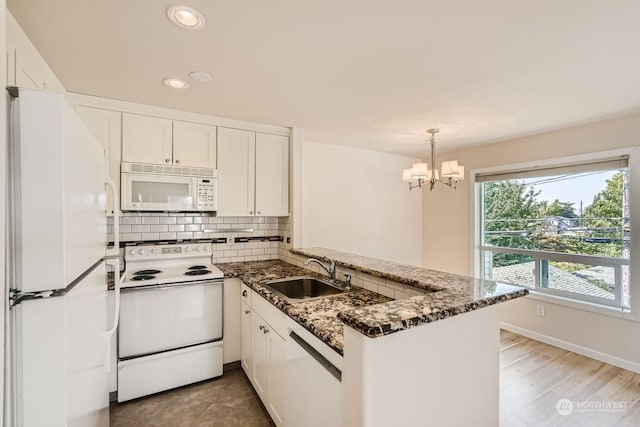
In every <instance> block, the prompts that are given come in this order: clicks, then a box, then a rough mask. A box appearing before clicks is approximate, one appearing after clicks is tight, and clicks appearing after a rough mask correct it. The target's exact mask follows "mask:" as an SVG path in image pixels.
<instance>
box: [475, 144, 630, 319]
mask: <svg viewBox="0 0 640 427" xmlns="http://www.w3.org/2000/svg"><path fill="white" fill-rule="evenodd" d="M628 183H629V169H628V158H627V157H626V156H625V157H621V158H616V159H610V160H604V161H598V162H592V163H587V164H579V165H567V166H562V167H550V168H536V169H531V170H519V171H509V172H502V173H485V174H480V173H479V174H477V175H476V187H477V191H478V200H479V203H478V207H477V211H478V212H477V214H478V223H479V225H480V230H479V231H480V234H479V238H480V244H479V246H478V248H479V250H478V255H479V258H478V259H479V268H480V274H481V275H482V276H483V277H485V278H488V279H493V280H497V281H501V282H507V283H515V284H519V285H522V286H526V287H528V288H530V289H532V290H535V291H537V292H542V293H547V294H554V295H559V296H564V297H569V298H572V299H576V300H581V301H589V302H596V303H600V304H606V305H610V306H615V307H629V305H630V293H629V279H630V278H629V255H630V239H629V236H630V227H629V194H630V193H629V184H628Z"/></svg>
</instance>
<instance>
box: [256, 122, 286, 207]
mask: <svg viewBox="0 0 640 427" xmlns="http://www.w3.org/2000/svg"><path fill="white" fill-rule="evenodd" d="M255 192H256V214H257V215H263V216H287V215H289V138H288V137H286V136H282V135H270V134H266V133H256V191H255Z"/></svg>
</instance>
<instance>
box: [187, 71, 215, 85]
mask: <svg viewBox="0 0 640 427" xmlns="http://www.w3.org/2000/svg"><path fill="white" fill-rule="evenodd" d="M189 77H191V78H192V79H193V80H195V81H197V82H200V83H207V82H210V81H211V76H210V75H209V74H207V73H204V72H202V71H193V72H191V73H189Z"/></svg>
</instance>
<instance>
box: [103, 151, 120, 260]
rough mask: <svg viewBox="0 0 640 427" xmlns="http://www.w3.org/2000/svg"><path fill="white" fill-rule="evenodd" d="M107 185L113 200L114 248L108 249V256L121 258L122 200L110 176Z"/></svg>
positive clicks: (107, 177) (106, 181)
mask: <svg viewBox="0 0 640 427" xmlns="http://www.w3.org/2000/svg"><path fill="white" fill-rule="evenodd" d="M107 164H108V163H107ZM105 184H107V187H109V189H111V196H112V200H113V248H112V249H107V256H120V200H119V198H118V189H117V188H116V185H115V184H114V182H113V180H112V179H111V177H109V175H107V176H106V179H105Z"/></svg>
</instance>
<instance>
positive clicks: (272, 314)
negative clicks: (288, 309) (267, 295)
mask: <svg viewBox="0 0 640 427" xmlns="http://www.w3.org/2000/svg"><path fill="white" fill-rule="evenodd" d="M251 293H254V294H255V291H251ZM251 299H252V301H251V302H252V306H251V307H252V308H253V312H254V313H256V314H258V315H259V316H260V317H262V318H263V319H264V321H265V322H267V323H268V324H269V326H271V328H272V329H273V330H275V331H276V332H277V333H278V335H280V336H281V337H283V338H284V337H286V336H287V315H286V314H284V313H283V312H281V311H280V310H279V309H278V308H276V307H274V306H273V304H271V303H270V302H269V301H267V300H266V299H264V298H262V296H260V295H258V294H255V295H252V296H251Z"/></svg>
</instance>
